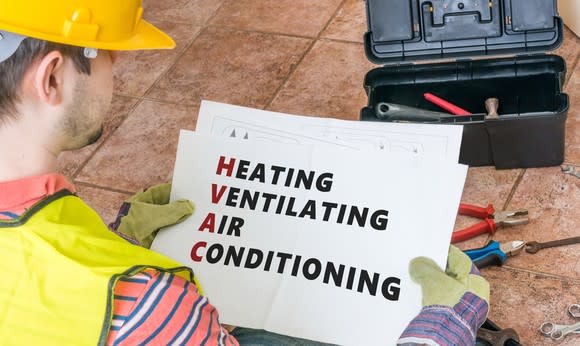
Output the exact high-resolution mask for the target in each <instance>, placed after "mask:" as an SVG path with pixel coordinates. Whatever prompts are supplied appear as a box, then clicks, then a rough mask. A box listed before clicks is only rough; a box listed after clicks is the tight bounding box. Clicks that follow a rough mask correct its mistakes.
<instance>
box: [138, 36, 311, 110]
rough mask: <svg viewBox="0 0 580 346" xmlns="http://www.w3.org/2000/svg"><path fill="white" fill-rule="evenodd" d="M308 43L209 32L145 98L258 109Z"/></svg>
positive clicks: (284, 38) (278, 37) (288, 39)
mask: <svg viewBox="0 0 580 346" xmlns="http://www.w3.org/2000/svg"><path fill="white" fill-rule="evenodd" d="M310 42H311V41H310V40H307V39H302V38H294V37H286V36H276V35H270V34H261V33H250V32H241V31H234V30H223V29H214V28H209V29H207V30H206V31H204V32H202V33H201V34H200V36H199V37H198V38H197V39H196V40H195V42H194V44H193V45H192V46H191V47H190V48H189V50H188V51H187V52H186V53H185V54H184V55H183V56H182V57H181V59H180V60H179V61H178V62H177V64H176V66H175V67H174V68H173V69H172V70H171V71H170V72H169V73H167V74H166V75H165V76H164V77H163V78H162V79H161V80H160V81H159V82H158V83H157V84H156V85H155V86H154V87H153V89H152V90H151V91H150V92H149V93H148V94H147V97H149V98H153V99H160V100H167V101H171V102H176V103H187V104H193V105H198V104H199V102H200V101H201V100H202V99H208V100H213V101H220V102H226V103H233V104H237V105H241V106H250V107H256V108H262V107H264V106H265V105H266V103H267V101H268V100H269V99H270V98H271V97H272V96H273V95H274V92H275V91H276V90H277V88H278V87H279V86H280V85H281V84H282V82H283V81H284V80H285V79H286V78H287V76H288V74H289V73H290V71H291V69H292V68H293V67H294V66H295V65H296V64H297V63H298V62H299V61H300V59H301V57H302V56H303V55H304V52H305V51H306V49H307V47H308V46H309V45H310Z"/></svg>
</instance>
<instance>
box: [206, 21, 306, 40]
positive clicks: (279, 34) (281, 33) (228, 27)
mask: <svg viewBox="0 0 580 346" xmlns="http://www.w3.org/2000/svg"><path fill="white" fill-rule="evenodd" d="M207 27H208V28H211V29H217V30H223V31H239V32H244V33H248V34H262V35H275V36H281V37H288V38H301V39H307V40H314V39H316V37H317V36H304V35H295V34H288V33H284V32H274V31H262V30H256V29H245V28H238V27H235V26H218V25H215V26H214V25H211V24H210V25H208V26H207Z"/></svg>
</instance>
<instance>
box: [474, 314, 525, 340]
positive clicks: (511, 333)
mask: <svg viewBox="0 0 580 346" xmlns="http://www.w3.org/2000/svg"><path fill="white" fill-rule="evenodd" d="M475 345H476V346H489V345H491V346H520V337H519V336H518V333H517V332H516V331H515V330H514V329H512V328H506V329H501V328H500V327H499V326H498V325H497V324H495V323H494V322H493V321H491V320H490V319H487V320H485V322H484V323H483V325H482V326H481V328H479V330H478V331H477V339H476V343H475Z"/></svg>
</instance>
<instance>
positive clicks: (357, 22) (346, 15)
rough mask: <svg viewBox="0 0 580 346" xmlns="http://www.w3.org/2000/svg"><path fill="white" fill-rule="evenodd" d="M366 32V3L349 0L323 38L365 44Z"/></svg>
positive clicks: (359, 0) (361, 0) (360, 0)
mask: <svg viewBox="0 0 580 346" xmlns="http://www.w3.org/2000/svg"><path fill="white" fill-rule="evenodd" d="M365 32H367V17H366V9H365V1H364V0H347V1H346V2H345V4H344V6H342V8H341V9H340V10H339V11H338V14H337V15H336V17H335V18H334V19H333V20H332V22H331V23H330V25H329V26H328V28H326V30H325V31H324V33H323V34H322V37H324V38H330V39H335V40H344V41H353V42H363V36H364V34H365Z"/></svg>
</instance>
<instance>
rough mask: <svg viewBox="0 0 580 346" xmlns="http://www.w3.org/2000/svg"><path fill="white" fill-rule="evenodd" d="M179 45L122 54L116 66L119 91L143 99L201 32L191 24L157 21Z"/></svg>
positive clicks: (156, 23) (158, 25) (116, 82)
mask: <svg viewBox="0 0 580 346" xmlns="http://www.w3.org/2000/svg"><path fill="white" fill-rule="evenodd" d="M153 24H155V25H156V26H157V27H158V28H159V29H161V30H163V31H164V32H166V33H167V34H168V35H169V36H171V37H172V38H173V40H174V41H175V42H176V44H177V47H176V48H175V49H171V50H144V51H132V52H119V59H118V61H117V62H116V63H115V66H114V74H115V91H116V92H118V93H120V94H123V95H129V96H137V97H141V96H143V94H145V92H146V91H147V90H148V89H149V88H150V87H151V86H152V85H153V83H155V81H156V80H157V79H158V78H159V77H160V76H161V75H162V74H163V72H165V71H167V70H168V69H169V68H170V67H171V66H172V65H173V64H174V63H175V61H176V60H177V58H178V57H179V55H180V54H181V53H183V51H184V50H185V48H186V47H188V46H189V45H190V44H191V42H192V41H193V39H194V38H195V36H196V35H197V34H198V33H199V30H200V29H201V28H200V27H198V26H194V25H189V24H174V23H167V22H153Z"/></svg>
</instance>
